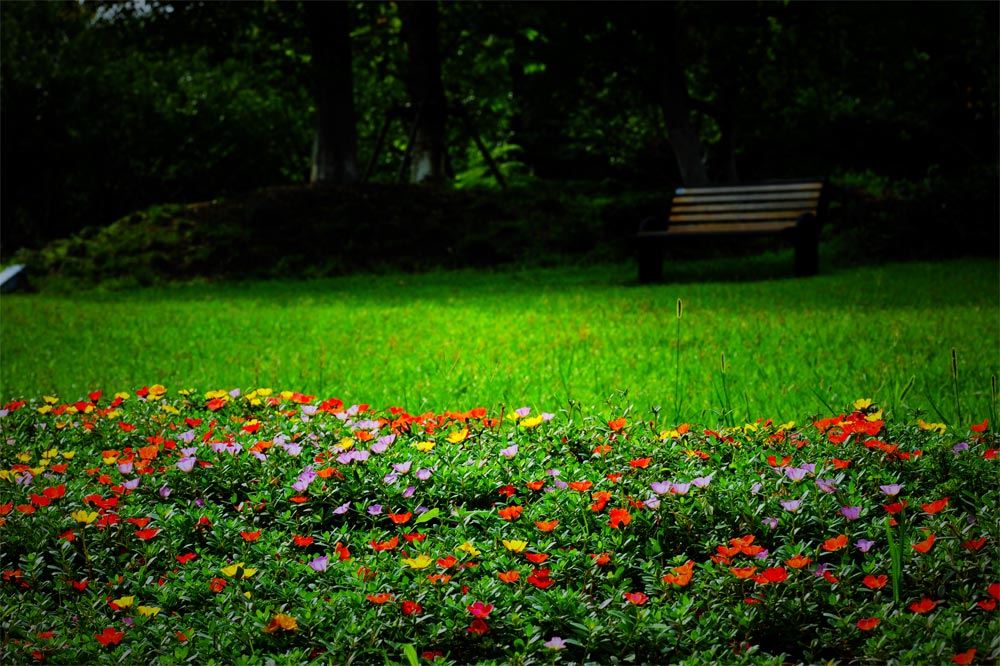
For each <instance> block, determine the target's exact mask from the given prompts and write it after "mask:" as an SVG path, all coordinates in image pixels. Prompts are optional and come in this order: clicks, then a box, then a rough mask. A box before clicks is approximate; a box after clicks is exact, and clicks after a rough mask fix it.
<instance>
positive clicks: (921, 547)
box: [913, 534, 935, 553]
mask: <svg viewBox="0 0 1000 666" xmlns="http://www.w3.org/2000/svg"><path fill="white" fill-rule="evenodd" d="M934 538H935V537H934V535H933V534H928V535H927V538H926V539H924V540H923V541H921V542H920V543H915V544H913V550H915V551H917V552H918V553H926V552H927V551H929V550H930V549H931V546H933V545H934Z"/></svg>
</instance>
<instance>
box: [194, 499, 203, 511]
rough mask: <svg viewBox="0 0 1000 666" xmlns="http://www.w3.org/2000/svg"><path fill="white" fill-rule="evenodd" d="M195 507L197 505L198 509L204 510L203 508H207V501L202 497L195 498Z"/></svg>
mask: <svg viewBox="0 0 1000 666" xmlns="http://www.w3.org/2000/svg"><path fill="white" fill-rule="evenodd" d="M194 505H195V506H196V507H198V508H199V509H203V508H205V500H203V499H202V498H200V497H197V498H195V500H194Z"/></svg>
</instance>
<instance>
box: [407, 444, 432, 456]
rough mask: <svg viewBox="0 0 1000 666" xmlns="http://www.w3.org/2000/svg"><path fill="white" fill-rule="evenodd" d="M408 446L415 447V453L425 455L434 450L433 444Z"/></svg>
mask: <svg viewBox="0 0 1000 666" xmlns="http://www.w3.org/2000/svg"><path fill="white" fill-rule="evenodd" d="M410 446H413V447H416V449H417V451H423V452H424V453H427V452H429V451H430V450H431V449H433V448H434V442H417V443H416V444H411V445H410Z"/></svg>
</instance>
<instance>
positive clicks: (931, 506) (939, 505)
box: [920, 497, 948, 514]
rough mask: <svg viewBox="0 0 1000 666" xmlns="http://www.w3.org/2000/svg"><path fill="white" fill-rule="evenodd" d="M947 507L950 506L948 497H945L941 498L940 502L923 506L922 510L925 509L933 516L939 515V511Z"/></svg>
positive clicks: (921, 506)
mask: <svg viewBox="0 0 1000 666" xmlns="http://www.w3.org/2000/svg"><path fill="white" fill-rule="evenodd" d="M946 506H948V498H947V497H943V498H941V499H939V500H935V501H933V502H931V503H930V504H921V505H920V508H921V509H923V510H924V511H926V512H927V513H932V514H933V513H937V512H938V511H940V510H941V509H943V508H945V507H946Z"/></svg>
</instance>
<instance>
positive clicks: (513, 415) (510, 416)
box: [507, 412, 521, 421]
mask: <svg viewBox="0 0 1000 666" xmlns="http://www.w3.org/2000/svg"><path fill="white" fill-rule="evenodd" d="M507 418H508V419H510V420H511V421H516V420H518V419H519V418H521V415H520V414H518V413H517V412H511V413H510V414H508V415H507Z"/></svg>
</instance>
